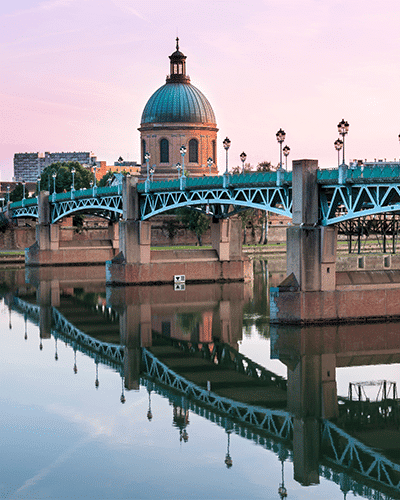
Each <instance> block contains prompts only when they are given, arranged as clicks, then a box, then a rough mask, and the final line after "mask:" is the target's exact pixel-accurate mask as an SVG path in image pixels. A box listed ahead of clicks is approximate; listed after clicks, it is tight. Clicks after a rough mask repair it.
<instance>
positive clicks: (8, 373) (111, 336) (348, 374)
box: [0, 263, 400, 500]
mask: <svg viewBox="0 0 400 500" xmlns="http://www.w3.org/2000/svg"><path fill="white" fill-rule="evenodd" d="M75 271H76V270H74V272H72V270H71V269H68V270H63V269H56V270H54V272H52V273H50V274H49V272H48V271H47V274H46V273H44V274H40V273H36V274H35V273H34V272H27V276H26V279H27V281H28V283H25V272H24V271H11V270H0V283H1V285H0V286H1V288H0V296H1V298H0V352H1V361H2V362H1V363H0V384H1V385H0V443H1V455H0V498H4V499H59V498H60V499H131V498H132V499H133V498H137V499H147V498H152V499H153V498H160V499H164V498H165V499H177V498H184V499H242V498H243V499H244V498H250V499H252V498H254V499H279V498H288V499H333V500H334V499H341V498H347V499H349V498H355V497H356V496H357V497H362V498H377V499H384V498H396V497H397V498H398V497H399V496H400V495H397V494H396V491H395V490H390V491H389V490H385V489H384V488H381V489H380V488H379V485H376V484H370V483H369V482H368V481H367V480H364V479H363V478H362V477H360V476H354V477H352V476H351V470H349V471H348V472H349V475H348V476H345V475H343V474H341V471H340V470H338V469H331V470H330V472H329V471H328V472H325V473H322V468H324V467H325V471H326V470H327V469H326V463H324V461H323V459H321V460H320V464H319V466H318V464H317V471H318V470H319V474H318V475H319V478H318V477H317V479H316V480H315V477H314V476H313V475H312V474H311V476H310V477H314V480H312V481H308V483H314V484H308V485H305V484H304V483H307V481H305V480H304V477H305V476H306V475H307V474H303V475H302V474H300V476H301V477H300V476H299V473H298V472H296V473H295V471H294V466H293V461H294V458H293V447H292V444H291V443H290V442H282V441H280V440H278V439H276V438H272V437H271V436H269V435H268V434H266V433H262V432H260V431H257V429H254V428H252V427H251V426H249V425H248V426H247V428H246V426H245V425H243V424H240V425H239V423H238V422H235V420H234V419H232V420H230V419H229V418H227V417H226V415H225V416H224V415H222V414H220V415H218V413H217V412H215V413H214V412H212V411H208V412H207V408H201V405H198V406H197V410H196V411H197V413H201V414H202V415H199V414H197V413H196V411H195V410H194V409H191V407H190V404H189V402H188V401H187V400H185V398H183V397H182V395H181V394H179V393H178V392H176V391H173V390H172V389H171V388H168V387H165V386H163V385H162V384H159V383H157V381H155V380H150V379H148V378H146V377H144V376H143V374H142V373H139V372H140V368H139V367H140V365H139V364H138V361H137V358H135V356H136V354H135V353H136V351H137V350H138V349H137V347H138V345H137V342H138V338H139V336H140V338H141V340H140V341H139V343H140V342H141V345H142V346H145V347H146V346H147V347H149V349H151V348H152V346H153V348H154V345H155V343H157V342H158V343H160V342H161V344H162V341H161V340H160V339H162V337H161V335H163V336H164V338H167V339H171V338H178V339H181V340H182V341H183V342H184V343H185V342H189V343H190V345H198V344H199V343H200V345H203V344H205V345H208V343H210V345H213V343H214V342H215V341H216V340H218V341H219V342H221V343H222V344H224V345H227V346H230V347H232V348H233V349H235V350H238V351H239V352H240V353H242V354H244V355H245V356H246V357H247V358H250V359H251V360H253V361H254V362H256V363H258V364H259V365H261V366H262V367H265V368H267V369H268V370H270V371H271V372H273V373H275V374H277V375H280V376H282V377H284V378H285V379H286V378H287V376H288V366H289V368H290V369H292V370H295V369H296V367H298V366H299V363H300V364H301V363H302V362H303V361H302V360H306V361H305V365H304V366H312V367H314V368H315V366H317V365H316V361H315V360H316V359H318V360H319V359H322V358H321V355H322V356H324V355H325V354H326V353H328V352H332V349H331V350H329V349H328V347H327V346H328V344H329V342H334V343H335V345H336V348H335V349H336V352H337V353H340V355H339V354H338V355H337V364H338V366H337V367H336V370H334V371H333V374H334V376H333V378H335V376H336V383H337V394H338V395H339V396H347V395H348V390H349V383H350V382H361V381H364V382H365V381H376V380H383V379H385V380H387V381H391V382H396V383H398V382H399V379H400V376H399V364H398V362H399V359H398V358H399V357H400V356H399V353H400V326H399V325H392V327H391V329H390V330H387V325H386V326H385V325H373V326H371V325H363V326H358V327H352V328H351V329H350V330H349V332H347V333H346V331H345V330H343V328H344V327H342V331H341V332H338V330H337V329H335V328H332V327H331V328H330V329H328V330H324V329H315V330H308V331H303V332H300V333H299V332H293V331H292V330H290V329H281V330H279V329H276V328H274V329H273V328H271V329H270V325H269V322H268V307H269V304H268V293H267V277H268V266H267V265H266V264H265V263H256V278H255V281H254V284H253V285H252V286H247V285H246V286H245V285H243V284H234V285H224V286H222V285H207V286H200V285H187V286H186V290H184V291H174V290H173V287H172V286H171V287H140V288H139V289H138V288H134V287H129V288H128V289H124V288H118V289H112V290H110V289H108V290H106V288H105V285H104V281H103V278H104V277H103V276H102V272H103V270H95V269H94V268H93V269H91V271H90V272H89V273H88V274H87V270H85V271H82V272H75ZM74 274H75V275H74ZM272 279H273V277H272ZM53 308H54V309H56V310H57V311H58V313H59V317H61V318H64V319H65V320H66V322H65V323H64V327H63V328H64V329H63V330H62V329H61V328H60V324H58V325H57V324H55V320H54V316H53V310H54V309H53ZM65 325H75V327H76V328H78V329H79V330H80V331H82V332H84V333H86V334H87V335H90V336H91V337H92V338H94V339H96V340H97V341H98V342H103V343H105V344H108V345H118V344H119V343H120V342H122V344H124V345H126V346H128V349H130V351H129V352H132V353H133V354H132V359H131V360H130V361H129V363H127V362H125V365H121V366H117V365H115V364H114V365H113V363H111V362H108V365H107V364H106V361H107V360H105V358H104V359H100V358H99V357H98V356H97V357H96V355H95V353H94V351H90V349H89V348H88V347H87V346H86V347H82V345H81V343H80V342H79V341H78V340H76V339H75V340H74V338H73V337H71V336H70V337H68V332H67V330H66V327H65ZM385 329H386V330H385ZM132 332H133V333H132ZM271 337H272V341H271ZM366 337H368V338H370V339H371V342H370V344H371V345H369V344H368V342H367V343H365V345H364V344H363V342H364V341H365V339H366ZM155 339H156V340H155ZM349 339H350V340H349ZM387 339H389V340H387ZM385 342H386V344H385ZM271 344H272V345H271ZM339 344H340V345H339ZM367 344H368V345H367ZM162 345H164V344H162ZM166 345H167V344H166ZM182 345H183V344H182ZM185 345H186V344H185ZM139 347H140V346H139ZM163 348H164V347H162V346H161V347H159V349H163ZM165 349H167V350H168V349H169V347H168V346H167V347H165ZM157 352H158V351H157ZM160 352H161V351H160ZM362 356H364V357H363V358H362V359H361V357H362ZM171 359H173V358H171ZM323 359H325V358H323ZM299 360H300V361H299ZM310 360H311V361H310ZM328 361H329V360H328ZM186 362H187V361H185V363H186ZM329 362H330V361H329ZM318 363H319V361H318ZM357 365H361V366H357ZM314 368H312V369H310V370H308V368H307V369H304V374H305V377H306V378H307V376H308V375H307V374H308V373H311V374H313V373H314V371H315V370H314ZM185 370H186V372H185V373H186V374H188V377H189V375H191V376H192V375H193V376H197V375H196V373H198V371H199V370H198V369H196V368H195V367H194V368H193V369H190V367H189V368H188V367H187V366H186V368H185ZM196 370H197V371H196ZM307 370H308V371H307ZM313 370H314V371H313ZM314 375H315V374H314ZM314 375H311V378H313V377H314ZM317 378H318V377H317ZM316 383H317V385H318V383H319V382H316V381H315V380H314V379H313V380H310V381H308V380H307V379H306V380H303V382H302V384H303V386H302V388H300V392H301V395H300V396H296V397H299V398H300V399H302V398H303V400H304V401H306V402H307V401H308V399H310V401H311V400H312V401H314V399H315V398H314V395H313V394H311V393H310V394H307V390H308V389H307V388H308V387H315V384H316ZM228 385H229V384H225V386H226V387H228ZM225 386H224V384H221V385H220V387H221V388H224V387H225ZM329 387H332V384H331V385H330V386H329ZM377 387H378V386H370V387H369V388H368V390H376V388H377ZM212 389H213V387H211V390H212ZM221 390H222V389H221ZM224 390H225V391H226V392H225V396H226V397H228V396H229V395H232V394H233V392H232V393H230V392H229V391H230V389H229V387H228V388H225V389H224ZM304 391H306V393H304ZM329 394H330V396H329V397H331V396H332V393H331V392H330V393H329ZM370 397H371V398H373V397H374V395H373V394H371V395H370ZM278 399H279V398H278ZM121 401H122V402H121ZM314 403H315V402H313V403H311V405H313V404H314ZM290 404H291V403H289V405H290ZM296 404H297V403H294V406H296ZM271 406H272V407H274V408H275V409H283V410H285V409H286V404H284V405H282V401H281V400H279V401H275V403H273V404H272V405H271ZM292 406H293V405H292ZM396 425H397V424H396ZM396 425H394V424H393V422H392V421H391V422H390V425H389V427H387V428H385V427H384V426H383V427H382V432H383V434H385V433H386V435H388V436H389V433H391V434H390V439H389V441H391V443H392V444H391V446H389V447H388V448H390V450H389V451H388V452H387V454H388V456H389V458H390V459H391V460H392V459H393V460H397V458H398V457H397V455H396V449H398V448H400V446H397V441H396V440H398V435H397V427H396ZM358 430H360V429H358ZM368 439H369V438H368ZM371 439H373V437H372V438H371ZM386 451H387V450H386ZM314 458H315V457H314ZM296 460H297V458H296ZM313 460H314V459H312V460H311V462H313ZM314 462H315V460H314ZM314 465H315V464H314ZM296 467H297V466H296ZM305 468H307V466H305ZM294 476H296V479H297V480H295V478H294ZM324 476H325V477H324ZM326 476H330V477H329V479H328V478H326ZM299 478H300V480H299ZM351 481H353V482H351ZM301 482H302V483H303V484H300V483H301ZM315 483H316V484H315ZM349 485H350V486H349ZM366 485H367V486H369V490H368V491H367V488H366ZM363 487H364V489H363ZM279 488H281V490H279ZM283 488H284V489H285V490H286V492H287V497H284V496H283V495H284V491H285V490H284V489H283Z"/></svg>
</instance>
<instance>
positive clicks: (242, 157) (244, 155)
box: [240, 151, 247, 174]
mask: <svg viewBox="0 0 400 500" xmlns="http://www.w3.org/2000/svg"><path fill="white" fill-rule="evenodd" d="M246 158H247V155H246V153H245V152H244V151H243V153H242V154H241V155H240V159H241V160H242V174H244V162H245V161H246Z"/></svg>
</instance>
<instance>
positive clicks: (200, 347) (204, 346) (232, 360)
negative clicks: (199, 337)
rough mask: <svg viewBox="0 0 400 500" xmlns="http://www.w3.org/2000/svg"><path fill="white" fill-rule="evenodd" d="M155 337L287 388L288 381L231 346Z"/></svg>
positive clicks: (240, 371) (216, 362) (219, 363)
mask: <svg viewBox="0 0 400 500" xmlns="http://www.w3.org/2000/svg"><path fill="white" fill-rule="evenodd" d="M155 335H156V336H157V337H160V338H162V339H163V341H164V342H169V343H170V344H171V345H173V346H174V347H178V348H180V349H182V350H183V351H185V352H187V353H192V354H195V353H201V355H202V356H203V357H204V358H206V359H209V360H210V361H212V362H213V363H215V364H218V365H221V366H223V367H229V368H232V369H233V370H235V371H237V372H239V373H243V374H246V375H248V376H249V377H252V378H254V379H256V380H260V381H263V382H268V383H270V384H271V385H276V386H277V387H279V388H280V389H284V390H285V389H286V388H287V380H286V379H285V378H283V377H281V376H280V375H277V374H276V373H273V372H271V371H269V370H267V369H266V368H264V367H263V366H261V365H259V364H258V363H256V362H254V361H253V360H252V359H250V358H248V357H246V356H244V355H243V354H241V353H240V352H238V351H237V350H236V349H233V347H231V346H230V345H229V344H225V343H223V342H212V343H206V342H199V343H196V342H190V341H187V340H181V339H173V338H169V337H165V336H163V335H159V334H155V333H153V337H154V336H155Z"/></svg>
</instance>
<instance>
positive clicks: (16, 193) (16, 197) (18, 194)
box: [10, 183, 24, 202]
mask: <svg viewBox="0 0 400 500" xmlns="http://www.w3.org/2000/svg"><path fill="white" fill-rule="evenodd" d="M23 196H24V188H23V186H22V183H21V184H17V185H16V187H15V189H14V190H13V191H11V193H10V201H12V202H14V201H21V200H22V198H23Z"/></svg>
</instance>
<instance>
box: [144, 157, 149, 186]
mask: <svg viewBox="0 0 400 500" xmlns="http://www.w3.org/2000/svg"><path fill="white" fill-rule="evenodd" d="M144 159H145V160H146V169H147V176H146V180H147V182H149V161H150V153H149V152H146V153H145V154H144Z"/></svg>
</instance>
